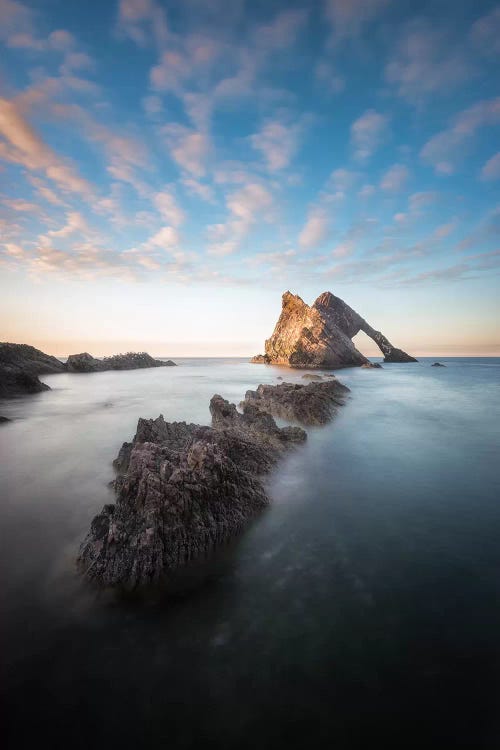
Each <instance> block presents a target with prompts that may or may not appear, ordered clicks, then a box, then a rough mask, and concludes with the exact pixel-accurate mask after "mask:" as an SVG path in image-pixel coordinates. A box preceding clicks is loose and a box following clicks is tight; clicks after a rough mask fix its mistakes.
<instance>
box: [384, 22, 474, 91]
mask: <svg viewBox="0 0 500 750" xmlns="http://www.w3.org/2000/svg"><path fill="white" fill-rule="evenodd" d="M474 72H475V69H474V66H473V65H472V64H471V62H469V59H468V56H467V55H466V54H465V53H464V45H463V41H462V40H460V42H455V41H453V40H452V39H451V38H450V36H449V34H448V33H446V32H443V31H441V30H439V29H437V28H434V27H431V26H430V25H429V24H428V23H427V22H425V21H421V20H415V21H412V22H410V23H409V24H408V25H407V26H406V28H405V29H404V31H403V32H402V33H401V34H400V36H399V38H398V40H397V43H396V48H395V51H394V53H393V55H392V58H391V60H390V61H389V62H388V64H387V66H386V69H385V78H386V81H387V82H388V83H389V84H391V85H393V86H394V87H395V89H396V92H397V94H398V95H399V96H401V97H402V98H403V99H406V100H407V101H409V102H410V103H412V104H419V103H420V102H421V101H422V100H423V99H425V98H426V97H428V96H431V95H433V94H437V93H439V92H442V93H444V94H446V93H448V92H449V91H451V90H452V89H453V88H455V87H458V86H460V85H463V83H464V81H466V80H468V79H470V78H471V77H472V76H473V75H474Z"/></svg>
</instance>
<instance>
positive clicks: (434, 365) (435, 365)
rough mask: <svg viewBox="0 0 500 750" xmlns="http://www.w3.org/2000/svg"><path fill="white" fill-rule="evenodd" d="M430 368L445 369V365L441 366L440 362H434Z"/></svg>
mask: <svg viewBox="0 0 500 750" xmlns="http://www.w3.org/2000/svg"><path fill="white" fill-rule="evenodd" d="M431 367H446V365H443V363H442V362H434V364H432V365H431Z"/></svg>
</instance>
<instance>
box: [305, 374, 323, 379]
mask: <svg viewBox="0 0 500 750" xmlns="http://www.w3.org/2000/svg"><path fill="white" fill-rule="evenodd" d="M302 377H303V379H304V380H323V378H322V377H321V375H313V374H312V373H310V372H306V374H305V375H302Z"/></svg>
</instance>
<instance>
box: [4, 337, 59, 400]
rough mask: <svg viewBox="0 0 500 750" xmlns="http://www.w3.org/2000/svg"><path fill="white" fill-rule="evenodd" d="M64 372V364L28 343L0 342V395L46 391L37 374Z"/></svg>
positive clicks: (46, 388)
mask: <svg viewBox="0 0 500 750" xmlns="http://www.w3.org/2000/svg"><path fill="white" fill-rule="evenodd" d="M56 372H64V364H63V363H62V362H61V361H60V360H59V359H57V358H56V357H52V356H51V355H50V354H45V353H44V352H42V351H40V349H35V347H34V346H28V344H11V343H0V397H8V396H20V395H23V394H25V393H39V392H40V391H48V390H50V389H49V386H48V385H45V383H42V382H41V381H40V379H39V377H38V376H39V375H43V374H52V373H56Z"/></svg>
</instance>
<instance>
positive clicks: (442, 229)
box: [433, 221, 457, 240]
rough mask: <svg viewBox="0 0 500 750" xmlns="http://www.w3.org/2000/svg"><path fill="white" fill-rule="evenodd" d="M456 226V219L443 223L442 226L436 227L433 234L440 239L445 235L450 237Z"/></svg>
mask: <svg viewBox="0 0 500 750" xmlns="http://www.w3.org/2000/svg"><path fill="white" fill-rule="evenodd" d="M456 228H457V222H456V221H450V222H448V223H447V224H441V225H440V226H438V227H436V229H435V230H434V232H433V236H434V237H435V238H436V239H438V240H442V239H444V238H445V237H448V236H449V235H450V234H451V233H452V232H454V231H455V229H456Z"/></svg>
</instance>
